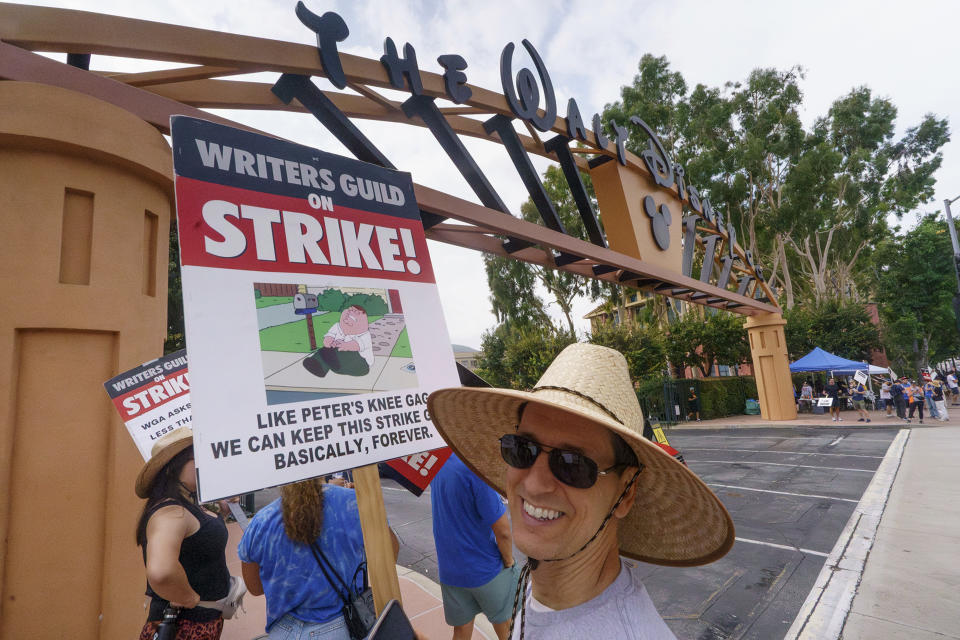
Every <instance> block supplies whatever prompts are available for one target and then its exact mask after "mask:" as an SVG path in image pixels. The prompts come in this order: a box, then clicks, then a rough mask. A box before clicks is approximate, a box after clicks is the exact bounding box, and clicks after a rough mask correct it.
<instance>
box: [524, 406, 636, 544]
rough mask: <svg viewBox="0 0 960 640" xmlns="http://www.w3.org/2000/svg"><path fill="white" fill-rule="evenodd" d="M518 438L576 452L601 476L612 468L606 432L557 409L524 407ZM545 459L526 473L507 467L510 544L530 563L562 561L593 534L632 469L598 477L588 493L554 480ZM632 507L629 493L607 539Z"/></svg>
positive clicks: (612, 537)
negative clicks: (549, 560) (527, 558)
mask: <svg viewBox="0 0 960 640" xmlns="http://www.w3.org/2000/svg"><path fill="white" fill-rule="evenodd" d="M518 434H519V435H522V436H526V437H528V438H530V439H531V440H535V441H536V442H538V443H540V444H543V445H546V446H547V447H559V448H562V449H570V450H573V451H578V452H580V453H582V454H583V455H585V456H587V457H589V458H592V459H593V461H594V462H596V463H597V465H598V466H599V468H600V469H601V470H604V469H607V468H609V467H611V466H612V465H613V464H614V452H613V444H612V442H611V440H610V432H609V431H607V430H606V429H604V428H603V427H600V426H597V425H595V424H593V423H592V422H590V421H589V420H586V419H583V418H578V417H575V416H571V414H568V413H565V412H563V411H561V410H559V409H554V408H552V407H544V406H540V405H535V404H530V405H527V408H526V410H525V411H524V412H523V420H522V421H521V423H520V428H519V431H518ZM547 458H548V456H547V453H545V452H541V454H540V455H539V456H538V457H537V459H536V461H535V462H534V464H533V466H532V467H530V468H529V469H515V468H513V467H509V466H508V467H507V475H506V493H507V499H508V500H509V503H510V518H511V520H512V521H513V541H514V543H515V544H516V545H517V548H518V549H520V550H521V551H522V552H523V553H525V554H526V555H528V556H531V557H533V558H539V559H550V558H565V557H567V556H569V555H571V554H573V553H575V552H576V551H578V550H579V549H580V547H582V546H583V545H584V543H586V542H587V540H589V539H590V538H591V536H593V534H594V533H596V531H597V529H598V528H599V527H600V524H601V523H602V522H603V519H604V517H606V515H607V513H608V512H609V510H610V507H612V506H613V504H614V503H615V502H616V500H617V498H618V497H619V496H620V492H621V491H622V490H623V487H624V486H625V485H626V483H627V482H628V481H629V479H630V478H631V477H632V476H633V473H634V472H635V471H636V468H635V467H630V468H628V469H626V470H623V469H619V468H618V469H616V470H614V471H615V472H611V473H609V474H607V475H601V476H600V477H599V478H597V482H596V484H594V485H593V486H592V487H590V488H589V489H576V488H574V487H571V486H569V485H566V484H564V483H562V482H560V481H559V480H557V478H556V477H555V476H554V475H553V472H551V471H550V468H549V466H548V464H547ZM632 504H633V499H632V492H631V495H628V497H627V498H626V499H624V501H623V502H622V503H621V504H620V506H619V507H617V511H616V513H615V514H614V518H613V519H611V521H610V523H609V524H608V525H607V528H606V529H605V533H608V532H609V533H610V534H615V533H616V521H617V520H618V519H619V518H622V517H623V516H625V515H626V514H627V512H629V510H630V506H632ZM594 544H609V545H614V546H615V545H616V544H617V542H616V535H604V536H601V539H600V540H597V541H596V542H595V543H594Z"/></svg>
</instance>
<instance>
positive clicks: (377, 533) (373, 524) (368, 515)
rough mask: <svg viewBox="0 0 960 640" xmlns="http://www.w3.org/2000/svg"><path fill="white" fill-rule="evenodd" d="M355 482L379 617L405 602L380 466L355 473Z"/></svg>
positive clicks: (368, 568)
mask: <svg viewBox="0 0 960 640" xmlns="http://www.w3.org/2000/svg"><path fill="white" fill-rule="evenodd" d="M353 482H354V488H355V490H356V492H357V509H358V510H359V511H360V526H361V528H362V529H363V548H364V550H365V551H366V552H367V571H368V572H369V574H370V586H371V587H373V602H374V605H376V607H377V614H378V615H379V614H380V612H381V611H383V608H384V607H385V606H386V604H387V603H388V602H390V600H393V599H396V600H398V601H399V602H400V603H401V604H403V600H402V598H401V596H400V580H399V579H398V578H397V565H396V562H395V560H394V555H393V545H392V544H391V540H390V530H389V525H388V524H387V510H386V508H385V507H384V506H383V492H382V490H381V488H380V474H379V473H377V465H375V464H370V465H367V466H365V467H359V468H357V469H354V470H353Z"/></svg>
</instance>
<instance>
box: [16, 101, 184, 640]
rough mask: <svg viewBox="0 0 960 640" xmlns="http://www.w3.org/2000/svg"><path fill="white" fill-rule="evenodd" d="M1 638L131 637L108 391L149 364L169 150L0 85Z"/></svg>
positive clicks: (117, 125)
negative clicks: (123, 373) (114, 381)
mask: <svg viewBox="0 0 960 640" xmlns="http://www.w3.org/2000/svg"><path fill="white" fill-rule="evenodd" d="M0 167H2V171H0V211H2V224H3V227H2V228H3V232H4V239H5V243H4V251H3V252H0V308H2V313H0V397H2V398H3V403H2V405H0V410H2V412H3V413H2V416H0V418H2V420H0V639H2V640H14V639H20V638H67V637H69V638H77V639H78V640H86V639H94V638H96V639H102V640H106V639H111V640H112V639H115V638H131V637H135V636H136V634H137V632H138V630H139V628H140V626H141V625H142V624H143V620H144V618H145V616H144V611H143V606H142V605H143V588H144V573H143V565H142V560H141V558H140V554H139V549H138V548H137V547H136V545H135V543H134V526H135V523H136V518H137V516H138V514H139V509H140V508H141V501H139V500H138V499H137V498H136V497H135V495H134V493H133V482H134V478H135V477H136V474H137V471H138V470H139V467H140V466H141V465H142V463H143V460H142V458H141V457H140V455H139V453H138V452H137V449H136V447H135V446H134V444H133V442H132V440H131V439H130V437H129V435H128V434H127V432H126V429H125V428H124V426H123V424H122V422H121V421H120V419H119V416H117V414H116V411H115V410H114V409H113V407H112V405H111V404H110V402H109V400H108V398H107V395H106V393H105V392H104V390H103V387H102V383H103V381H105V380H106V379H108V378H110V377H111V376H113V375H115V374H116V373H118V372H119V371H120V370H124V369H127V368H130V367H132V366H135V365H137V364H139V363H141V362H143V361H146V360H149V359H151V358H155V357H157V356H159V355H160V354H161V353H162V349H163V337H164V335H165V333H166V330H165V329H166V294H167V278H166V271H167V269H166V266H167V243H168V229H169V223H170V214H171V211H172V195H173V194H172V181H171V179H172V176H171V162H170V149H169V146H168V145H167V143H166V142H165V141H164V139H163V137H162V136H161V135H160V134H159V133H158V132H157V131H156V130H155V129H154V128H152V127H151V126H149V125H147V124H146V123H144V122H143V121H141V120H139V119H137V118H136V117H134V116H133V115H131V114H130V113H128V112H126V111H123V110H121V109H119V108H117V107H114V106H111V105H108V104H106V103H103V102H100V101H98V100H95V99H93V98H90V97H87V96H84V95H81V94H77V93H73V92H69V91H66V90H63V89H57V88H53V87H48V86H45V85H39V84H31V83H20V82H0Z"/></svg>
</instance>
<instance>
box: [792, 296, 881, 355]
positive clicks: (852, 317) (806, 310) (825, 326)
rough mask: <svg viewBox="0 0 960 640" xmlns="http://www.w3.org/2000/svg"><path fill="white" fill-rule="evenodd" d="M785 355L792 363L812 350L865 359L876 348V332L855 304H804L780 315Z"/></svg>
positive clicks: (865, 313)
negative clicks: (783, 333) (818, 348)
mask: <svg viewBox="0 0 960 640" xmlns="http://www.w3.org/2000/svg"><path fill="white" fill-rule="evenodd" d="M784 318H785V319H786V321H787V326H786V327H785V330H784V331H785V333H786V339H787V353H788V355H789V357H790V359H791V360H796V359H797V358H801V357H803V356H805V355H806V354H807V353H809V352H810V351H811V350H812V349H813V348H814V347H820V348H821V349H823V350H825V351H828V352H830V353H832V354H834V355H838V356H840V357H841V358H847V359H849V360H856V361H858V362H859V361H863V360H869V359H870V355H871V351H872V350H873V349H878V348H880V331H879V329H877V326H876V325H875V324H873V322H871V320H870V314H869V313H868V312H867V310H866V308H865V307H864V306H863V305H862V304H859V303H855V302H843V301H840V300H826V301H824V302H821V303H820V304H805V305H801V306H797V307H794V308H793V309H789V310H787V311H785V312H784Z"/></svg>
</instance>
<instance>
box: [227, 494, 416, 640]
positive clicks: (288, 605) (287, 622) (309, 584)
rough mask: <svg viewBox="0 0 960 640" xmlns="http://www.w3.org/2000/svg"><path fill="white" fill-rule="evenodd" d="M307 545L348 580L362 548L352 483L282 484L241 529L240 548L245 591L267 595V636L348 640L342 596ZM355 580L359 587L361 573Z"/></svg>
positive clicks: (275, 639)
mask: <svg viewBox="0 0 960 640" xmlns="http://www.w3.org/2000/svg"><path fill="white" fill-rule="evenodd" d="M390 535H391V537H392V539H393V552H394V557H396V554H397V552H398V551H399V543H398V542H397V539H396V536H394V535H393V532H392V531H391V532H390ZM311 543H316V545H317V546H318V547H319V548H320V549H321V550H322V551H323V554H324V555H325V556H326V557H327V559H328V560H329V561H330V563H331V564H332V565H333V569H334V570H335V571H336V573H337V575H338V576H339V577H340V579H341V580H343V582H345V583H349V582H350V581H351V580H352V579H354V574H355V573H356V571H357V568H358V567H359V566H360V564H361V563H362V562H363V560H364V554H363V533H362V531H361V529H360V514H359V513H358V511H357V497H356V494H355V493H354V491H353V489H345V488H343V487H338V486H335V485H330V484H324V483H323V482H321V481H320V480H318V479H313V480H306V481H304V482H298V483H297V484H292V485H287V486H284V487H281V489H280V498H279V499H278V500H274V501H273V502H271V503H270V504H269V505H267V506H266V507H264V508H263V509H261V510H260V511H259V512H258V513H257V515H256V516H254V518H253V519H252V520H251V521H250V525H249V526H248V527H247V530H246V531H245V532H244V534H243V539H242V540H241V541H240V547H239V549H238V555H239V556H240V560H241V561H242V562H243V565H242V567H243V579H244V581H245V582H246V583H247V590H248V591H249V593H251V594H253V595H260V594H265V595H266V597H267V627H266V630H267V632H268V634H269V636H268V637H269V638H270V639H271V640H278V639H286V638H307V637H309V638H311V639H323V640H350V634H349V632H348V630H347V626H346V623H345V622H344V620H343V615H342V613H341V610H342V609H343V600H342V599H341V597H340V595H338V590H335V589H334V587H333V585H331V584H330V582H329V581H328V580H327V578H326V577H325V576H324V572H323V570H322V569H321V568H320V566H319V565H318V564H317V560H316V558H314V555H313V552H312V551H311V549H310V545H311ZM329 570H330V567H329V566H328V567H327V571H328V572H329ZM331 578H332V579H333V580H334V581H337V578H336V577H334V576H331ZM336 586H337V588H338V589H339V591H340V592H342V589H340V588H339V584H338V585H336ZM356 586H357V588H359V587H361V585H360V584H359V576H358V582H357V584H356Z"/></svg>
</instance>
